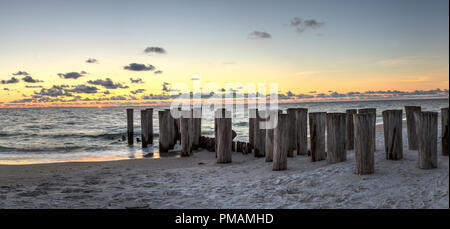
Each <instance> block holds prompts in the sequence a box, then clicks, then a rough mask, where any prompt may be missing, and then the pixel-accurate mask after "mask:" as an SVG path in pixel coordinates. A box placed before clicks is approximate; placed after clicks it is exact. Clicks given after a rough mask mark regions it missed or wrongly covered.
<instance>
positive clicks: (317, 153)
mask: <svg viewBox="0 0 450 229" xmlns="http://www.w3.org/2000/svg"><path fill="white" fill-rule="evenodd" d="M326 119H327V113H326V112H313V113H309V134H310V145H311V161H312V162H314V161H321V160H325V157H326V156H325V128H326Z"/></svg>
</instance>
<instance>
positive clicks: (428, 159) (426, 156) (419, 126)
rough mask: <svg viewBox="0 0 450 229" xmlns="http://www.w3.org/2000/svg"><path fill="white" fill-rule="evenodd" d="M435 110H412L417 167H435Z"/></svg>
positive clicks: (436, 124) (436, 123) (436, 122)
mask: <svg viewBox="0 0 450 229" xmlns="http://www.w3.org/2000/svg"><path fill="white" fill-rule="evenodd" d="M437 117H438V114H437V112H422V111H416V112H414V119H415V125H416V135H417V140H418V144H417V151H418V152H419V163H418V164H419V168H421V169H432V168H437V127H438V121H437Z"/></svg>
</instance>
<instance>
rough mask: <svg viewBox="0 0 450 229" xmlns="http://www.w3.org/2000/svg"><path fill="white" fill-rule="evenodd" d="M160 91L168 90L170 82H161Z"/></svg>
mask: <svg viewBox="0 0 450 229" xmlns="http://www.w3.org/2000/svg"><path fill="white" fill-rule="evenodd" d="M162 87H163V88H162V91H164V92H170V83H167V82H163V84H162Z"/></svg>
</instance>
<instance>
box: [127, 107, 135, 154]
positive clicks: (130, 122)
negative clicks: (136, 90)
mask: <svg viewBox="0 0 450 229" xmlns="http://www.w3.org/2000/svg"><path fill="white" fill-rule="evenodd" d="M133 128H134V127H133V109H131V108H129V109H127V135H128V145H133V135H134V134H133V132H134V130H133Z"/></svg>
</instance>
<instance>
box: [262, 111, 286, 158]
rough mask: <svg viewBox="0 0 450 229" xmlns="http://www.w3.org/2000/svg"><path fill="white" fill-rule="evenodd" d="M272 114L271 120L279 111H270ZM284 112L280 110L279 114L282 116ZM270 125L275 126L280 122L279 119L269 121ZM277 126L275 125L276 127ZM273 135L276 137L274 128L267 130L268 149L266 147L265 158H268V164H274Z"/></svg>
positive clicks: (266, 142)
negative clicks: (275, 123)
mask: <svg viewBox="0 0 450 229" xmlns="http://www.w3.org/2000/svg"><path fill="white" fill-rule="evenodd" d="M270 112H271V116H270V118H272V117H273V115H274V114H275V112H277V111H270ZM282 113H283V111H282V110H278V114H282ZM269 121H270V123H272V124H274V122H275V121H276V122H278V117H277V118H275V119H274V120H269ZM274 126H275V125H274ZM273 135H274V128H268V129H266V141H265V144H266V147H265V156H266V162H272V161H273V151H274V144H273Z"/></svg>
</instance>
